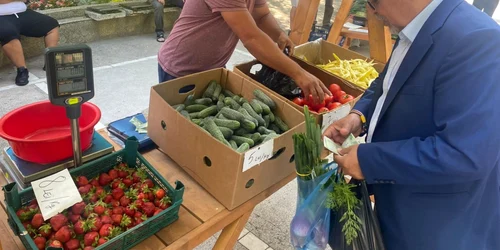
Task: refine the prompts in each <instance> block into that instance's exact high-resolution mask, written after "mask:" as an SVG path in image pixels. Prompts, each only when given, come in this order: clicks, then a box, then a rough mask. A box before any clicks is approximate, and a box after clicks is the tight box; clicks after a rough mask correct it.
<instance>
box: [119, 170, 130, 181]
mask: <svg viewBox="0 0 500 250" xmlns="http://www.w3.org/2000/svg"><path fill="white" fill-rule="evenodd" d="M127 176H128V173H127V171H125V170H123V169H119V170H118V177H120V178H122V179H123V178H126V177H127Z"/></svg>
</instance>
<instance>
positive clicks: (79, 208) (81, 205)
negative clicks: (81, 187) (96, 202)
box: [71, 201, 86, 214]
mask: <svg viewBox="0 0 500 250" xmlns="http://www.w3.org/2000/svg"><path fill="white" fill-rule="evenodd" d="M85 206H86V205H85V202H83V201H82V202H78V203H76V204H75V205H73V206H72V207H71V212H73V214H83V211H84V210H85Z"/></svg>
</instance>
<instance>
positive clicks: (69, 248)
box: [64, 239, 80, 250]
mask: <svg viewBox="0 0 500 250" xmlns="http://www.w3.org/2000/svg"><path fill="white" fill-rule="evenodd" d="M64 246H65V248H64V249H65V250H76V249H78V248H80V241H79V240H78V239H71V240H69V241H68V242H66V244H64Z"/></svg>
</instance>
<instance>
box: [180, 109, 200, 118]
mask: <svg viewBox="0 0 500 250" xmlns="http://www.w3.org/2000/svg"><path fill="white" fill-rule="evenodd" d="M183 111H185V110H183ZM199 114H200V112H193V113H189V117H191V119H196V118H198V115H199Z"/></svg>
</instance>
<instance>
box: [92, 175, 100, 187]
mask: <svg viewBox="0 0 500 250" xmlns="http://www.w3.org/2000/svg"><path fill="white" fill-rule="evenodd" d="M90 185H92V186H93V187H99V186H100V185H99V178H98V177H96V178H94V179H92V180H91V181H90Z"/></svg>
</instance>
